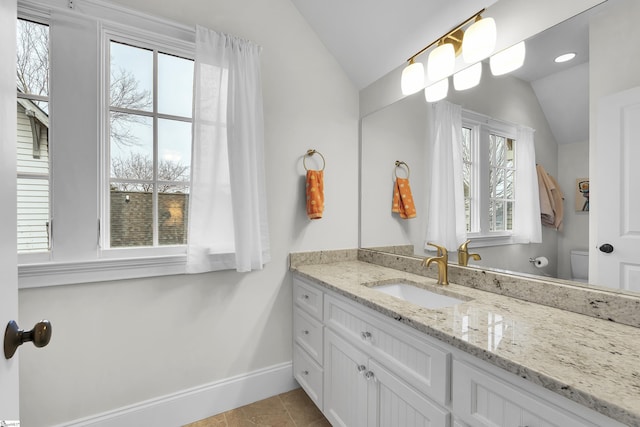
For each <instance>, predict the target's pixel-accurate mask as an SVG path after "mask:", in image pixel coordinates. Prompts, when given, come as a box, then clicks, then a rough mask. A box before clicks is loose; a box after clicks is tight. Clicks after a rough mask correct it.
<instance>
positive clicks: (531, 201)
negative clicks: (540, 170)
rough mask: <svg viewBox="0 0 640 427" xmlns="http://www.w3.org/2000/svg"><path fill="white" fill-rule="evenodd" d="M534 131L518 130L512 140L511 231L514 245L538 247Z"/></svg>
mask: <svg viewBox="0 0 640 427" xmlns="http://www.w3.org/2000/svg"><path fill="white" fill-rule="evenodd" d="M534 132H535V131H534V130H533V129H531V128H528V127H524V126H520V127H518V135H517V137H516V153H517V154H516V156H517V160H516V161H517V164H516V185H515V190H516V203H515V208H514V217H515V220H516V223H515V224H514V227H513V240H514V242H515V243H541V242H542V225H541V222H540V195H539V192H538V175H537V174H536V150H535V143H534V138H533V134H534Z"/></svg>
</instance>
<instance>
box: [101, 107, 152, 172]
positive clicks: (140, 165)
mask: <svg viewBox="0 0 640 427" xmlns="http://www.w3.org/2000/svg"><path fill="white" fill-rule="evenodd" d="M152 124H153V120H152V119H151V117H145V116H139V115H136V114H128V113H119V112H113V111H112V112H111V177H112V178H119V179H144V180H152V179H153V125H152Z"/></svg>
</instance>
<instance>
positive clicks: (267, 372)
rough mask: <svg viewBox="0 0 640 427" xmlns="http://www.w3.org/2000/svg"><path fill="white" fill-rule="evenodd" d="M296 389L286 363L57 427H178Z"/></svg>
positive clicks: (291, 370)
mask: <svg viewBox="0 0 640 427" xmlns="http://www.w3.org/2000/svg"><path fill="white" fill-rule="evenodd" d="M296 387H298V384H297V383H296V381H295V380H294V379H293V368H292V364H291V362H287V363H283V364H279V365H274V366H271V367H268V368H265V369H261V370H258V371H254V372H250V373H248V374H244V375H238V376H236V377H232V378H227V379H225V380H222V381H216V382H213V383H210V384H205V385H202V386H199V387H194V388H192V389H188V390H183V391H180V392H177V393H174V394H171V395H167V396H162V397H159V398H156V399H151V400H147V401H144V402H140V403H137V404H134V405H131V406H127V407H123V408H118V409H115V410H112V411H108V412H104V413H102V414H97V415H95V416H91V417H86V418H83V419H78V420H74V421H70V422H67V423H63V424H59V425H57V426H56V427H80V426H92V427H129V426H130V427H140V426H154V427H178V426H182V425H185V424H189V423H192V422H194V421H198V420H201V419H204V418H207V417H210V416H212V415H216V414H219V413H221V412H225V411H228V410H230V409H234V408H237V407H240V406H243V405H247V404H249V403H253V402H256V401H258V400H262V399H265V398H267V397H270V396H274V395H276V394H280V393H284V392H287V391H289V390H293V389H294V388H296Z"/></svg>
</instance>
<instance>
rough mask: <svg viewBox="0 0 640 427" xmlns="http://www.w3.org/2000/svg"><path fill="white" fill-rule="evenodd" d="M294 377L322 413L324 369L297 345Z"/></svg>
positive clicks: (294, 358)
mask: <svg viewBox="0 0 640 427" xmlns="http://www.w3.org/2000/svg"><path fill="white" fill-rule="evenodd" d="M293 376H294V378H295V379H296V380H297V381H298V383H299V384H300V387H302V388H303V389H304V391H305V392H306V393H307V395H308V396H309V397H310V398H311V400H313V403H315V404H316V406H317V407H318V408H319V409H320V410H321V411H322V410H323V408H322V376H323V373H322V368H321V367H320V366H319V365H318V364H317V363H316V362H314V361H313V360H312V359H311V357H309V355H308V354H307V353H306V352H305V351H304V350H303V349H302V348H301V347H300V346H299V345H297V344H295V345H294V346H293Z"/></svg>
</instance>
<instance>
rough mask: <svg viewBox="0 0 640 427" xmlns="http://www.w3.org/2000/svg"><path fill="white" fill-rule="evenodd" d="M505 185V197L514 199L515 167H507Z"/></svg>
mask: <svg viewBox="0 0 640 427" xmlns="http://www.w3.org/2000/svg"><path fill="white" fill-rule="evenodd" d="M504 185H505V187H504V188H505V193H504V197H505V199H513V198H514V195H515V171H514V170H513V169H505V177H504Z"/></svg>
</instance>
